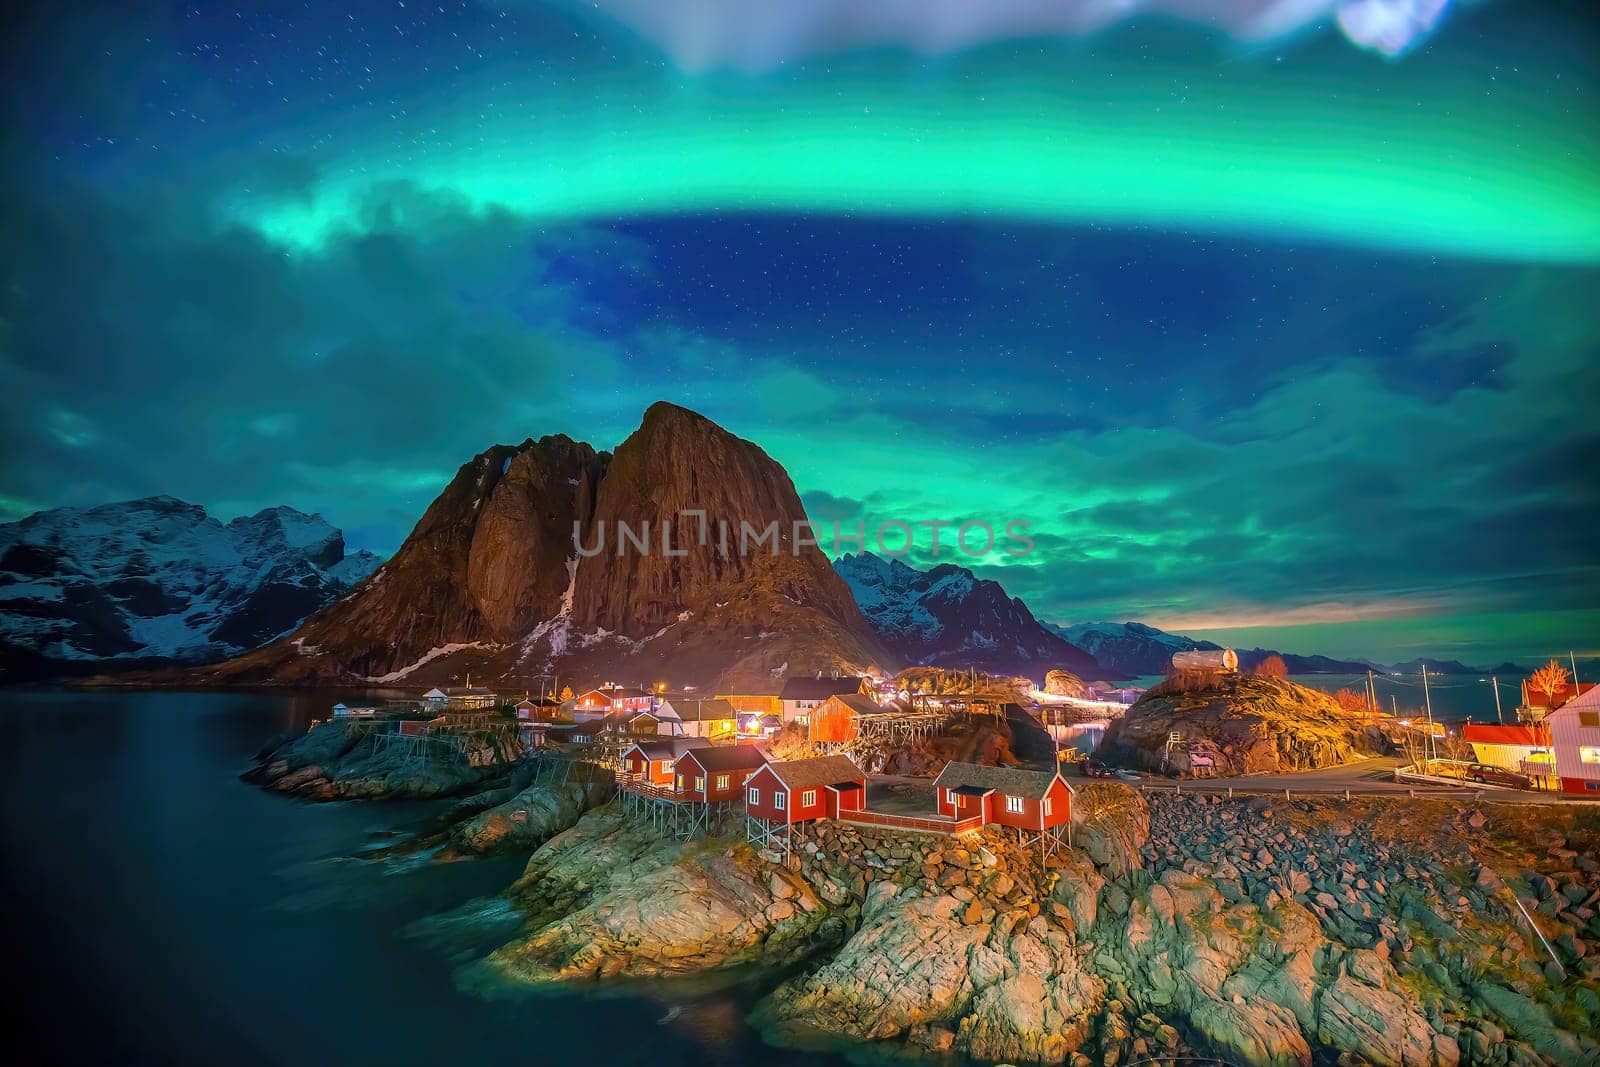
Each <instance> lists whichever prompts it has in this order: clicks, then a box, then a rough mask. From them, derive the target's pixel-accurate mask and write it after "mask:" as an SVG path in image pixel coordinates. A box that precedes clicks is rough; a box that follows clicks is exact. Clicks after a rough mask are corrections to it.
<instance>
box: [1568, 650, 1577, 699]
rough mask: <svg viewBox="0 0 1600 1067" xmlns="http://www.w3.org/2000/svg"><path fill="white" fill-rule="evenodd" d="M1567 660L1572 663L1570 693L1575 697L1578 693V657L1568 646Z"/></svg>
mask: <svg viewBox="0 0 1600 1067" xmlns="http://www.w3.org/2000/svg"><path fill="white" fill-rule="evenodd" d="M1567 662H1568V663H1570V664H1572V695H1573V696H1574V697H1576V696H1577V695H1578V657H1577V656H1574V655H1573V654H1572V650H1571V649H1570V648H1569V649H1567Z"/></svg>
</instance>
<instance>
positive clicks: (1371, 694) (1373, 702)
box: [1367, 667, 1378, 715]
mask: <svg viewBox="0 0 1600 1067" xmlns="http://www.w3.org/2000/svg"><path fill="white" fill-rule="evenodd" d="M1367 710H1368V711H1370V712H1372V713H1373V714H1374V715H1376V714H1377V713H1378V687H1377V686H1376V685H1374V684H1373V682H1372V668H1371V667H1368V668H1367Z"/></svg>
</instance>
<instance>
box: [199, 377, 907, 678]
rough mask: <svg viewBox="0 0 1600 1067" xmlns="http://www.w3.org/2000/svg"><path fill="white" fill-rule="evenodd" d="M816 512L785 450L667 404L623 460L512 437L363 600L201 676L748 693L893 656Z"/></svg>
mask: <svg viewBox="0 0 1600 1067" xmlns="http://www.w3.org/2000/svg"><path fill="white" fill-rule="evenodd" d="M686 511H688V512H695V513H696V515H694V516H685V515H683V514H682V513H683V512H686ZM804 518H805V512H804V510H803V508H802V507H801V505H800V500H799V497H798V495H797V494H796V493H795V490H794V486H793V484H792V483H791V482H790V480H789V477H788V475H787V474H786V473H785V472H784V470H783V468H782V467H780V466H779V465H778V464H777V463H776V462H775V461H773V460H772V459H771V457H769V456H767V454H766V453H765V452H763V451H762V450H761V449H760V448H759V447H757V446H756V445H754V444H752V443H751V442H749V441H745V440H742V439H740V438H737V437H735V436H733V435H732V434H730V433H728V432H727V431H726V430H723V429H722V428H721V427H719V426H717V425H715V424H714V423H712V422H711V421H710V420H708V419H705V418H703V417H701V416H700V415H697V414H695V413H694V412H691V411H687V410H685V409H683V408H680V407H676V406H674V405H671V404H656V405H653V406H652V407H651V408H650V409H649V410H648V411H647V412H645V416H644V420H643V422H642V424H641V425H640V427H639V429H638V430H636V431H635V432H634V433H633V434H632V435H631V436H629V438H628V439H627V440H626V441H624V442H623V443H622V445H621V446H619V447H618V448H617V451H616V454H615V455H614V456H612V455H609V454H607V453H604V452H597V451H595V449H593V448H592V447H591V446H589V445H587V444H583V443H581V442H576V441H573V440H571V439H569V438H567V437H564V436H560V435H556V436H552V437H544V438H541V439H539V440H538V441H532V440H530V441H525V442H523V443H522V444H521V445H517V446H509V445H497V446H495V447H494V448H491V449H489V450H487V451H486V452H483V453H481V454H480V455H478V456H476V457H475V458H474V459H473V460H472V461H471V462H469V463H467V464H465V465H464V466H463V467H462V468H461V469H460V470H459V471H458V472H457V473H456V476H455V478H454V479H452V480H451V482H450V484H449V486H447V487H446V488H445V490H444V492H443V493H441V494H440V495H439V497H438V498H437V499H436V500H435V501H434V502H433V504H432V505H431V506H430V507H429V508H428V510H427V512H426V513H425V514H424V515H423V517H422V519H421V521H419V522H418V523H417V526H416V529H415V530H413V531H412V533H411V536H410V537H408V538H407V539H406V542H405V544H404V545H402V546H401V548H400V551H399V552H397V553H396V554H395V556H394V558H393V559H392V560H390V561H389V562H388V563H387V564H386V565H385V566H384V567H383V568H382V569H381V570H379V571H378V572H377V573H376V574H374V575H373V576H372V578H371V579H370V580H368V581H367V582H366V583H365V584H363V585H362V586H361V588H360V589H358V590H357V591H356V593H355V594H354V595H352V596H350V597H347V598H346V599H344V600H342V601H340V602H338V603H337V604H335V605H333V606H332V607H330V608H329V609H327V610H326V611H324V612H322V613H321V614H319V615H317V616H316V617H315V618H313V619H312V620H310V621H309V622H307V623H306V624H305V625H304V626H302V627H301V628H300V629H299V630H297V631H295V633H293V634H292V635H290V636H289V637H287V638H285V639H284V640H281V641H278V642H276V643H274V644H272V645H269V646H267V647H266V648H263V649H260V650H258V651H257V652H254V653H251V654H249V655H246V656H242V657H240V658H238V659H235V660H231V661H229V662H228V663H225V664H222V665H220V666H219V667H217V668H215V669H212V670H209V671H206V672H204V673H203V674H201V675H200V676H199V677H198V680H199V681H201V682H206V683H211V684H228V683H249V682H272V683H290V684H314V683H318V682H323V683H327V682H339V683H352V682H361V683H382V684H398V683H402V682H403V683H404V684H407V685H417V684H433V683H435V682H439V681H442V680H445V679H449V678H453V677H459V676H460V675H462V674H464V673H465V672H466V671H469V670H470V671H471V672H472V674H473V677H474V678H476V679H481V680H484V681H490V682H494V683H496V684H502V683H504V682H505V681H507V680H515V681H520V682H522V683H524V684H530V680H531V679H532V678H534V677H535V676H537V675H539V674H540V673H541V672H542V671H543V670H544V669H545V668H546V667H547V666H548V667H554V668H555V669H556V670H557V671H558V672H559V673H560V674H561V675H563V676H568V677H573V676H576V677H583V676H594V677H602V676H604V677H612V678H616V677H619V673H618V672H621V674H620V677H622V678H623V679H628V678H632V679H634V680H638V679H646V680H650V681H654V680H656V679H658V678H663V677H668V678H671V679H672V680H673V681H674V682H675V683H679V684H707V683H711V682H713V681H716V682H718V683H719V684H720V685H724V686H733V687H738V686H746V685H750V684H755V683H763V684H770V683H771V682H772V681H773V679H774V678H782V677H784V676H785V674H786V673H790V672H798V671H820V670H829V671H833V670H839V671H844V672H847V673H860V672H861V671H862V670H864V669H866V668H869V667H877V666H883V665H885V664H886V663H887V661H888V657H887V655H886V654H885V653H884V651H883V649H882V647H881V646H880V644H879V643H878V641H877V638H876V637H875V636H874V635H873V633H872V630H871V628H870V627H868V625H867V623H866V620H865V619H863V618H862V617H861V613H860V611H859V610H857V608H856V606H855V603H854V601H853V600H852V599H851V597H850V593H849V590H848V589H847V588H846V586H845V584H844V582H843V581H842V580H841V579H840V578H839V577H838V576H837V575H836V574H835V573H834V572H833V570H832V568H831V567H830V566H829V564H828V561H827V559H826V558H825V557H824V556H823V555H822V553H821V551H820V550H819V549H818V548H817V547H816V546H815V545H812V544H809V543H803V542H801V541H799V540H797V537H796V527H795V523H796V522H798V521H801V520H803V519H804ZM746 527H748V528H749V529H750V530H751V531H752V533H751V536H750V537H748V538H741V533H742V531H744V530H745V528H746ZM624 528H625V529H626V531H627V532H628V533H627V534H624ZM769 528H770V530H771V536H770V537H768V536H767V531H768V530H769ZM575 530H576V531H577V536H576V539H575V536H574V531H575ZM725 530H726V531H727V535H726V537H724V535H723V532H724V531H725ZM803 532H804V531H802V533H803ZM629 535H631V539H629ZM756 537H761V538H764V539H763V540H760V541H757V540H755V538H756ZM664 539H665V540H664ZM640 541H642V542H643V544H640V543H639V542H640ZM580 544H581V545H582V546H583V551H581V552H580V551H579V547H578V546H579V545H580Z"/></svg>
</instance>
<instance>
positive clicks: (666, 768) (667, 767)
mask: <svg viewBox="0 0 1600 1067" xmlns="http://www.w3.org/2000/svg"><path fill="white" fill-rule="evenodd" d="M677 762H678V761H677V760H673V759H669V760H662V761H661V770H662V771H663V772H665V773H667V774H671V773H672V768H673V767H674V766H676V765H677Z"/></svg>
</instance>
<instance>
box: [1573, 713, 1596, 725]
mask: <svg viewBox="0 0 1600 1067" xmlns="http://www.w3.org/2000/svg"><path fill="white" fill-rule="evenodd" d="M1578 725H1579V726H1589V727H1600V711H1580V712H1578Z"/></svg>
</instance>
